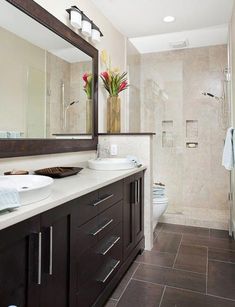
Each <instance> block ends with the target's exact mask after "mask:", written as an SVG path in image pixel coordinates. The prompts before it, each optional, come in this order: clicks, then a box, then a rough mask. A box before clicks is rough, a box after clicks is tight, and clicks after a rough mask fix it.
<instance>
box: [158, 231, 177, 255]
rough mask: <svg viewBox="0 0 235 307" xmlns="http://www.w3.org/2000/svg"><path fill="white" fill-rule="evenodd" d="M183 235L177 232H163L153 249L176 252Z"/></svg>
mask: <svg viewBox="0 0 235 307" xmlns="http://www.w3.org/2000/svg"><path fill="white" fill-rule="evenodd" d="M181 238H182V235H180V234H176V233H164V232H161V233H159V235H158V236H157V239H156V240H155V242H154V245H153V249H152V250H153V251H158V252H163V253H171V254H174V253H175V254H176V253H177V250H178V248H179V244H180V241H181Z"/></svg>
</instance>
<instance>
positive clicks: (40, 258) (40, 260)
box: [37, 232, 42, 285]
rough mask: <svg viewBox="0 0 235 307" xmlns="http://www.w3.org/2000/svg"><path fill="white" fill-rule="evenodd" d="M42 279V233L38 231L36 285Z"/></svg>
mask: <svg viewBox="0 0 235 307" xmlns="http://www.w3.org/2000/svg"><path fill="white" fill-rule="evenodd" d="M41 281H42V233H41V232H39V233H38V282H37V283H38V285H41Z"/></svg>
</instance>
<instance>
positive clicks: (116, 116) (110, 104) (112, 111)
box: [107, 96, 121, 133]
mask: <svg viewBox="0 0 235 307" xmlns="http://www.w3.org/2000/svg"><path fill="white" fill-rule="evenodd" d="M120 131H121V100H120V98H119V97H118V96H109V98H108V100H107V132H108V133H120Z"/></svg>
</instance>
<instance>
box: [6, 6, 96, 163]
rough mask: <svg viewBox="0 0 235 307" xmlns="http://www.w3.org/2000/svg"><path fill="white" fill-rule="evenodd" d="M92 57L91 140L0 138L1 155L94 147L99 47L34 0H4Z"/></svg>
mask: <svg viewBox="0 0 235 307" xmlns="http://www.w3.org/2000/svg"><path fill="white" fill-rule="evenodd" d="M5 1H7V2H9V3H11V4H12V5H14V6H15V7H16V8H18V9H19V10H21V11H22V12H24V13H25V14H27V15H28V16H30V17H32V18H33V19H34V20H36V21H38V22H39V23H40V24H42V25H43V26H45V27H46V28H48V29H49V30H51V31H53V32H54V33H55V34H57V35H59V36H60V37H62V38H63V39H65V40H66V41H68V42H69V43H71V44H72V45H74V46H75V47H77V48H78V49H80V50H82V51H83V52H85V53H86V54H87V55H89V56H90V57H92V59H93V77H94V78H93V79H94V82H93V116H92V117H93V136H92V139H86V140H84V139H82V140H74V139H73V140H67V139H65V140H61V139H18V140H17V139H0V158H7V157H18V156H31V155H43V154H52V153H62V152H76V151H86V150H95V149H96V147H97V143H98V50H97V49H96V48H95V47H93V46H92V45H91V44H89V43H88V42H87V41H85V40H84V39H83V38H82V37H80V36H79V35H78V34H76V33H75V32H73V31H72V30H71V29H70V28H69V27H67V26H66V25H65V24H64V23H62V22H61V21H60V20H58V19H57V18H56V17H55V16H53V15H52V14H50V13H49V12H48V11H46V10H45V9H44V8H43V7H41V6H40V5H39V4H37V3H36V2H34V1H33V0H5Z"/></svg>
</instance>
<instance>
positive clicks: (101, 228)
mask: <svg viewBox="0 0 235 307" xmlns="http://www.w3.org/2000/svg"><path fill="white" fill-rule="evenodd" d="M112 222H113V219H111V220H110V221H108V222H107V223H106V224H105V225H103V226H102V227H100V228H99V229H98V230H97V231H96V232H92V233H91V234H92V235H93V236H96V235H98V233H100V232H101V231H102V230H103V229H105V228H106V227H107V226H109V225H110V224H111V223H112Z"/></svg>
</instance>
